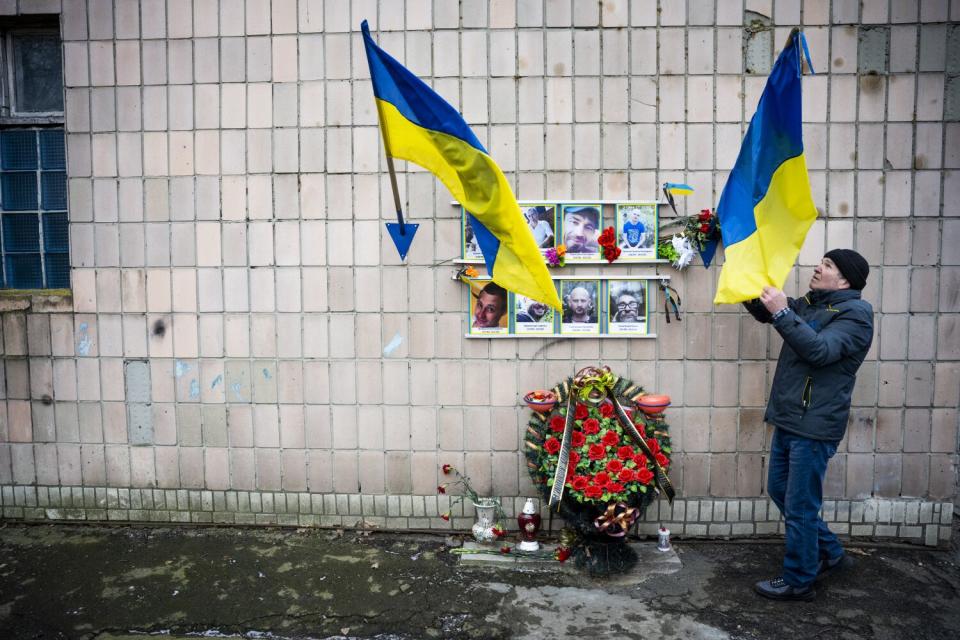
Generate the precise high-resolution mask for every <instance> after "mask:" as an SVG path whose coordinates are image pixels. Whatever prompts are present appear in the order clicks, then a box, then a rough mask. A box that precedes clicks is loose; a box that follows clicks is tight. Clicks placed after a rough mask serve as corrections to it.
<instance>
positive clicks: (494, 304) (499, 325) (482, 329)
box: [469, 280, 510, 335]
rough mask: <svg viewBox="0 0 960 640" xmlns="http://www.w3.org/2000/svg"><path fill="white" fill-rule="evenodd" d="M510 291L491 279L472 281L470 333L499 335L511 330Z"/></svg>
mask: <svg viewBox="0 0 960 640" xmlns="http://www.w3.org/2000/svg"><path fill="white" fill-rule="evenodd" d="M509 297H510V296H509V293H508V292H507V290H506V289H504V288H503V287H501V286H500V285H498V284H496V283H494V282H493V281H491V280H471V281H470V310H469V314H470V333H471V334H482V335H499V334H507V333H509V332H510V330H509V325H510V322H509V321H510V317H509V314H508V313H507V311H508V310H509V304H508V303H509Z"/></svg>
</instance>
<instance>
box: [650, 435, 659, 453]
mask: <svg viewBox="0 0 960 640" xmlns="http://www.w3.org/2000/svg"><path fill="white" fill-rule="evenodd" d="M647 446H648V447H650V453H652V454H653V455H657V454H658V453H660V443H659V442H657V441H656V440H655V439H654V438H647Z"/></svg>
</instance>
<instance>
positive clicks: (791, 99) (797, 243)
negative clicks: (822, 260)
mask: <svg viewBox="0 0 960 640" xmlns="http://www.w3.org/2000/svg"><path fill="white" fill-rule="evenodd" d="M801 46H802V47H803V49H804V52H806V41H805V40H804V38H803V34H802V33H800V32H799V30H794V32H793V33H791V34H790V40H789V42H788V43H787V46H786V47H785V48H784V50H783V52H782V53H781V54H780V57H779V58H777V62H776V64H774V65H773V71H772V72H771V73H770V78H769V79H768V80H767V86H766V87H765V88H764V90H763V94H762V95H761V96H760V103H759V104H758V105H757V112H756V113H755V114H754V116H753V120H752V121H751V122H750V127H749V128H748V129H747V135H746V137H745V138H744V139H743V144H742V145H741V146H740V155H738V156H737V162H736V164H735V165H734V167H733V171H732V172H731V173H730V177H729V178H728V179H727V184H726V186H725V187H724V188H723V194H722V195H721V196H720V204H719V205H717V217H718V218H719V221H720V230H721V233H722V235H723V246H724V255H725V258H726V260H725V262H724V265H723V268H722V269H721V270H720V282H719V284H718V287H717V295H716V297H715V298H714V300H713V302H714V304H724V303H725V304H733V303H737V302H743V301H744V300H750V299H752V298H756V297H758V296H759V295H760V293H761V292H762V291H763V287H764V286H767V285H770V286H774V287H777V288H782V287H783V283H784V282H785V281H786V279H787V274H788V273H789V272H790V269H792V268H793V263H794V262H795V261H796V259H797V256H798V255H799V253H800V247H801V246H802V245H803V241H804V239H805V238H806V236H807V231H808V230H809V229H810V226H811V225H812V224H813V221H814V220H815V219H816V217H817V209H816V207H815V206H814V204H813V196H812V195H811V193H810V181H809V179H808V178H807V163H806V160H804V156H803V132H802V127H801V98H800V83H801V79H802V75H803V70H802V67H801V52H800V48H801ZM809 62H810V56H809V53H808V54H807V63H808V64H809ZM811 69H812V67H811Z"/></svg>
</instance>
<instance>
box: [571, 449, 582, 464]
mask: <svg viewBox="0 0 960 640" xmlns="http://www.w3.org/2000/svg"><path fill="white" fill-rule="evenodd" d="M579 463H580V454H579V453H577V452H576V451H571V452H570V466H571V467H575V466H577V465H578V464H579Z"/></svg>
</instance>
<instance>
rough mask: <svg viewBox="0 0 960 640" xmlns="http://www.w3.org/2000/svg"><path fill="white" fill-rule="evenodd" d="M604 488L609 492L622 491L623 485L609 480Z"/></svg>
mask: <svg viewBox="0 0 960 640" xmlns="http://www.w3.org/2000/svg"><path fill="white" fill-rule="evenodd" d="M604 489H606V490H607V492H608V493H620V492H621V491H623V485H622V484H620V483H619V482H608V483H607V484H606V486H605V487H604Z"/></svg>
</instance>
